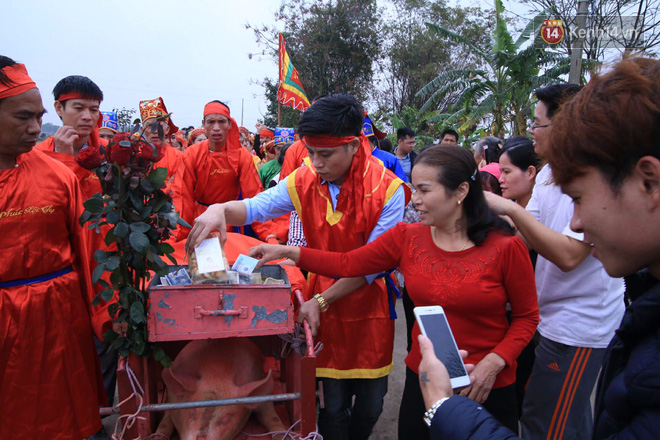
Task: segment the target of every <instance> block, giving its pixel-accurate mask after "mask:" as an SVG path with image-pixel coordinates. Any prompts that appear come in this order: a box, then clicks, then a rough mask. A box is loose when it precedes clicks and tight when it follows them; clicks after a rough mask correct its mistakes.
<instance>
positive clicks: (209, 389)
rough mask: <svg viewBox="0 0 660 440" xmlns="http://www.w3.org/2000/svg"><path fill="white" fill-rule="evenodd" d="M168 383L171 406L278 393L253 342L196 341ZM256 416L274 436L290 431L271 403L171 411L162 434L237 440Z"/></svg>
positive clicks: (184, 439) (167, 375) (186, 439)
mask: <svg viewBox="0 0 660 440" xmlns="http://www.w3.org/2000/svg"><path fill="white" fill-rule="evenodd" d="M162 377H163V382H164V383H165V386H166V387H167V402H170V403H177V402H191V401H198V400H215V399H231V398H236V397H248V396H261V395H267V394H270V393H271V392H272V389H273V377H272V374H271V372H270V371H269V372H268V374H266V373H265V372H264V356H263V353H262V352H261V350H260V349H259V347H257V346H256V345H255V344H254V343H253V342H252V341H250V340H249V339H247V338H226V339H209V340H196V341H192V342H190V343H188V344H187V345H186V346H185V347H184V348H183V350H181V352H180V353H179V354H178V356H177V357H176V359H175V360H174V362H172V365H171V366H170V367H169V368H166V369H164V370H163V376H162ZM253 411H254V412H255V413H256V415H257V419H258V420H259V422H260V423H261V424H262V425H263V426H264V427H265V428H266V429H267V430H268V432H273V431H285V430H286V428H285V427H284V425H283V424H282V421H281V420H280V418H279V416H278V415H277V413H276V411H275V407H274V405H273V402H265V403H260V404H249V405H229V406H216V407H207V408H194V409H178V410H171V411H167V412H166V413H165V414H164V416H163V420H162V421H161V422H160V424H159V425H158V429H157V431H156V433H157V434H161V435H162V436H164V437H167V438H171V437H172V435H173V434H174V431H176V432H177V433H178V435H179V438H180V439H181V440H233V439H234V437H235V436H236V435H238V433H239V432H240V431H241V429H242V428H243V426H245V424H246V422H247V420H248V418H249V417H250V414H251V413H252V412H253ZM273 438H280V437H273Z"/></svg>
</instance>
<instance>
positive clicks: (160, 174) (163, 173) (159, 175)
mask: <svg viewBox="0 0 660 440" xmlns="http://www.w3.org/2000/svg"><path fill="white" fill-rule="evenodd" d="M165 179H167V168H156V169H155V170H153V171H152V172H150V173H149V175H148V176H147V180H148V181H149V183H151V184H152V185H153V186H154V188H160V187H161V186H163V184H164V183H165Z"/></svg>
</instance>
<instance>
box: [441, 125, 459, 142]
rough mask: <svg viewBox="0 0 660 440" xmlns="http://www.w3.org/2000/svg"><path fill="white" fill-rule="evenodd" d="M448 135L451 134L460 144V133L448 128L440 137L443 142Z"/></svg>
mask: <svg viewBox="0 0 660 440" xmlns="http://www.w3.org/2000/svg"><path fill="white" fill-rule="evenodd" d="M446 134H451V135H452V136H454V137H455V138H456V142H458V132H457V131H456V130H454V129H452V128H447V129H445V130H444V131H443V132H442V135H441V136H440V139H441V140H442V139H443V138H444V137H445V135H446Z"/></svg>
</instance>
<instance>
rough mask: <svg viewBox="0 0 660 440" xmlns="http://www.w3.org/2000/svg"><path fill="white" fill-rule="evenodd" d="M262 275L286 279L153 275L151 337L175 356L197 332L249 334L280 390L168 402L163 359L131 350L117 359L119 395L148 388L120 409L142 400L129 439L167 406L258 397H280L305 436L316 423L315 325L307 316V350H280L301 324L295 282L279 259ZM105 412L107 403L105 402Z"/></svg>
mask: <svg viewBox="0 0 660 440" xmlns="http://www.w3.org/2000/svg"><path fill="white" fill-rule="evenodd" d="M262 276H264V277H267V276H270V277H273V278H279V279H285V281H286V284H285V285H188V286H160V285H156V284H155V283H152V285H151V286H150V288H149V291H150V293H149V298H150V310H149V312H148V330H149V340H150V341H151V342H158V343H159V344H160V346H161V347H163V349H164V350H165V351H166V352H167V353H168V355H169V356H170V357H171V358H172V359H173V358H174V357H175V356H176V354H177V353H178V352H179V351H180V350H181V348H183V346H184V345H185V343H187V342H188V341H190V340H193V339H215V338H228V337H250V338H251V340H252V341H253V342H255V343H256V344H257V345H258V346H259V347H261V349H262V351H264V354H265V355H266V368H270V369H272V370H273V373H274V377H275V379H276V381H275V382H276V386H275V390H274V392H275V393H276V394H273V395H269V396H257V397H251V398H250V397H246V398H242V399H224V400H216V401H204V402H184V403H178V404H165V403H163V402H164V385H163V383H162V381H161V372H162V367H161V365H160V363H159V362H156V361H154V360H153V359H145V358H142V357H138V356H135V355H133V354H131V355H130V356H129V357H128V358H120V361H119V368H118V370H117V384H118V394H119V402H122V401H124V400H126V399H128V398H129V397H130V396H131V395H132V394H133V393H134V392H136V391H138V392H139V387H141V388H142V390H143V391H144V394H143V396H142V402H139V399H138V398H132V399H128V400H127V401H126V402H125V403H124V404H122V405H121V406H120V408H119V412H120V414H121V415H122V416H128V415H130V414H135V413H136V412H137V411H138V406H139V405H140V406H139V407H140V414H139V415H140V417H139V418H137V419H136V420H135V423H133V425H132V427H130V429H127V430H126V434H125V438H126V439H128V438H131V439H133V438H137V437H138V436H139V437H140V438H146V437H148V436H149V435H151V434H152V433H153V432H155V430H156V428H157V426H158V423H159V421H160V419H161V417H162V414H161V412H162V411H165V410H168V409H176V408H183V407H186V408H191V407H202V406H219V405H228V404H237V403H253V402H255V401H274V402H281V403H278V404H276V410H277V411H278V413H279V414H280V417H281V418H282V420H283V421H284V423H285V424H286V423H287V422H289V425H293V424H294V423H296V422H298V421H299V423H298V424H297V425H296V427H295V428H294V431H295V432H297V433H298V434H300V435H301V436H302V437H306V436H307V435H308V434H309V433H311V432H314V431H315V430H316V386H315V385H316V384H315V377H316V357H315V355H314V342H313V339H312V335H311V331H310V328H309V325H308V324H307V322H305V323H304V336H305V342H306V345H307V347H306V351H305V352H304V353H303V354H302V355H301V354H299V353H298V352H297V351H296V350H294V349H291V350H289V351H288V353H285V355H284V356H282V348H283V346H284V344H287V343H286V342H285V341H284V340H283V339H282V338H280V335H287V334H291V333H293V331H294V326H295V317H294V308H293V304H292V295H291V286H290V284H289V283H288V278H287V277H286V272H285V271H284V270H283V269H282V268H281V267H280V266H278V265H266V266H264V267H263V268H262ZM293 297H295V298H296V300H297V301H298V302H299V303H300V304H302V301H303V298H302V295H301V293H300V291H298V290H296V291H295V292H294V295H293ZM132 378H133V379H132ZM131 379H132V380H131ZM136 381H137V383H138V384H139V387H136ZM255 399H256V400H255ZM115 411H116V410H115ZM104 412H105V413H108V412H109V410H105V411H103V410H102V413H104ZM247 430H248V431H249V430H250V427H249V426H248V427H247ZM237 438H238V437H237Z"/></svg>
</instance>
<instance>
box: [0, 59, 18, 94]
mask: <svg viewBox="0 0 660 440" xmlns="http://www.w3.org/2000/svg"><path fill="white" fill-rule="evenodd" d="M14 64H16V61H14V60H12V59H11V58H9V57H6V56H3V55H0V83H2V84H3V85H5V86H7V87H9V86H10V85H12V84H13V81H12V80H11V79H9V77H8V76H7V74H6V73H5V72H3V71H2V69H4V68H5V67H11V66H13V65H14Z"/></svg>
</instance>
